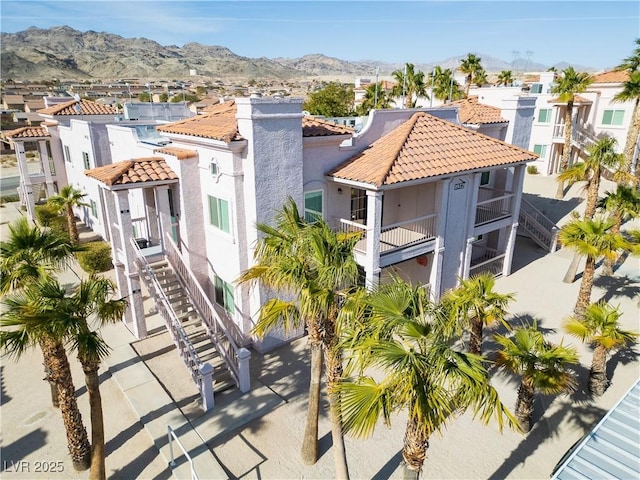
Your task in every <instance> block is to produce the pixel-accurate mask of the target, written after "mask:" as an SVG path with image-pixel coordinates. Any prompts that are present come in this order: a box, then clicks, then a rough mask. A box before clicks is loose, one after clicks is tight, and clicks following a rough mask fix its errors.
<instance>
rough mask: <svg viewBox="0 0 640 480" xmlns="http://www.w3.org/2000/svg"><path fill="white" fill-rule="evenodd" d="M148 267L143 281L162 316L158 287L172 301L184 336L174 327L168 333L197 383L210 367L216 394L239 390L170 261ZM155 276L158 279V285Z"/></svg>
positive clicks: (169, 301)
mask: <svg viewBox="0 0 640 480" xmlns="http://www.w3.org/2000/svg"><path fill="white" fill-rule="evenodd" d="M148 267H149V268H150V271H144V274H143V275H141V278H142V280H143V281H144V283H145V285H146V286H147V289H148V290H149V293H150V295H151V296H152V297H153V299H154V301H155V302H156V307H157V308H158V311H159V312H161V313H162V309H163V308H164V307H163V305H164V303H163V302H162V301H161V298H162V296H161V295H160V293H159V292H157V286H158V285H159V287H160V288H161V290H162V295H163V296H164V298H166V299H167V300H168V303H169V305H170V307H171V310H172V312H173V316H174V318H176V319H177V320H178V321H179V323H180V326H181V330H182V332H180V331H177V332H176V331H173V330H176V329H174V328H170V327H169V328H168V329H169V331H170V333H171V336H172V338H173V341H174V344H175V345H176V348H177V349H178V353H179V354H180V356H181V357H182V358H183V360H184V361H185V364H186V365H187V367H188V368H189V369H190V370H191V375H192V377H194V380H195V381H196V383H198V382H197V380H196V377H197V376H198V375H199V371H198V368H199V366H200V365H202V364H205V363H209V364H210V365H211V366H212V367H213V391H214V393H219V392H222V391H224V390H227V389H229V388H235V387H236V383H235V381H234V379H233V377H232V376H231V374H230V372H229V369H228V368H227V364H226V362H225V361H224V358H223V357H222V356H221V355H220V352H218V350H217V349H216V343H214V340H215V339H212V338H211V337H210V335H209V333H208V331H207V329H206V328H205V326H204V325H203V322H202V319H201V318H200V316H199V314H198V311H197V310H196V308H195V307H194V305H193V302H192V301H191V299H190V297H189V294H188V292H187V290H186V289H185V288H184V285H182V283H181V281H180V279H179V278H178V275H177V274H176V273H175V271H174V270H173V268H172V267H171V265H169V263H168V262H167V261H166V260H160V261H157V262H154V263H149V264H148ZM150 273H152V275H150ZM152 276H153V277H155V281H154V279H153V278H152ZM167 313H169V312H167ZM165 321H166V319H165ZM178 330H179V329H178ZM185 340H186V341H185Z"/></svg>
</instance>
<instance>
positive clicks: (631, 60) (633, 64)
mask: <svg viewBox="0 0 640 480" xmlns="http://www.w3.org/2000/svg"><path fill="white" fill-rule="evenodd" d="M634 43H635V44H636V48H635V49H634V50H633V53H632V54H631V55H629V56H628V57H627V58H625V59H624V60H623V61H622V63H621V64H620V65H618V66H617V67H616V70H628V71H629V72H635V71H637V70H639V69H640V37H639V38H636V39H635V42H634Z"/></svg>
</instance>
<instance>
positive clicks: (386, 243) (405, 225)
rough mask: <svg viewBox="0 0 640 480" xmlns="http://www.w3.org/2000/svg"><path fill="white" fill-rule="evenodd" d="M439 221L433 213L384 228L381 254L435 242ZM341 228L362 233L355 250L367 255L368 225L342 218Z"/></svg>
mask: <svg viewBox="0 0 640 480" xmlns="http://www.w3.org/2000/svg"><path fill="white" fill-rule="evenodd" d="M437 219H438V215H437V214H435V213H432V214H430V215H425V216H423V217H418V218H413V219H411V220H405V221H403V222H398V223H394V224H391V225H385V226H383V227H382V228H381V229H380V254H384V253H388V252H391V251H393V250H397V249H399V248H404V247H408V246H410V245H416V244H419V243H423V242H427V241H429V240H433V239H434V238H435V237H436V226H437ZM339 228H340V231H341V232H349V233H355V232H358V233H361V234H362V237H361V238H360V240H359V241H358V243H357V244H356V246H355V250H356V251H359V252H362V253H366V251H367V240H366V239H367V226H366V225H363V224H361V223H357V222H353V221H351V220H345V219H343V218H341V219H340V227H339Z"/></svg>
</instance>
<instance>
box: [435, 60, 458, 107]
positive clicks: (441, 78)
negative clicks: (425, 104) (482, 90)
mask: <svg viewBox="0 0 640 480" xmlns="http://www.w3.org/2000/svg"><path fill="white" fill-rule="evenodd" d="M429 79H430V84H431V88H432V91H431V94H432V95H433V96H434V97H435V98H437V99H438V100H442V101H445V102H447V101H450V100H460V99H461V98H464V92H463V91H462V90H460V85H459V84H458V82H457V81H456V80H455V78H454V76H453V72H452V71H451V69H450V68H446V69H444V70H443V69H442V67H441V66H440V65H437V66H436V67H435V68H434V69H433V72H432V73H430V74H429Z"/></svg>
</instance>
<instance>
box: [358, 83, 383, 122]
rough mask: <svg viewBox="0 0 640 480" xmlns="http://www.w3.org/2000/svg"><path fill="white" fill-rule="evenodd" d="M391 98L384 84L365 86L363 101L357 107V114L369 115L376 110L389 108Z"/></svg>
mask: <svg viewBox="0 0 640 480" xmlns="http://www.w3.org/2000/svg"><path fill="white" fill-rule="evenodd" d="M391 101H392V99H391V96H390V95H389V92H387V90H386V89H385V88H384V82H378V83H377V84H375V83H372V84H371V85H367V88H366V90H365V94H364V99H363V101H362V103H361V104H360V105H358V107H357V109H356V110H357V113H358V115H360V116H365V115H368V114H369V111H371V110H373V109H378V108H391Z"/></svg>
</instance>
